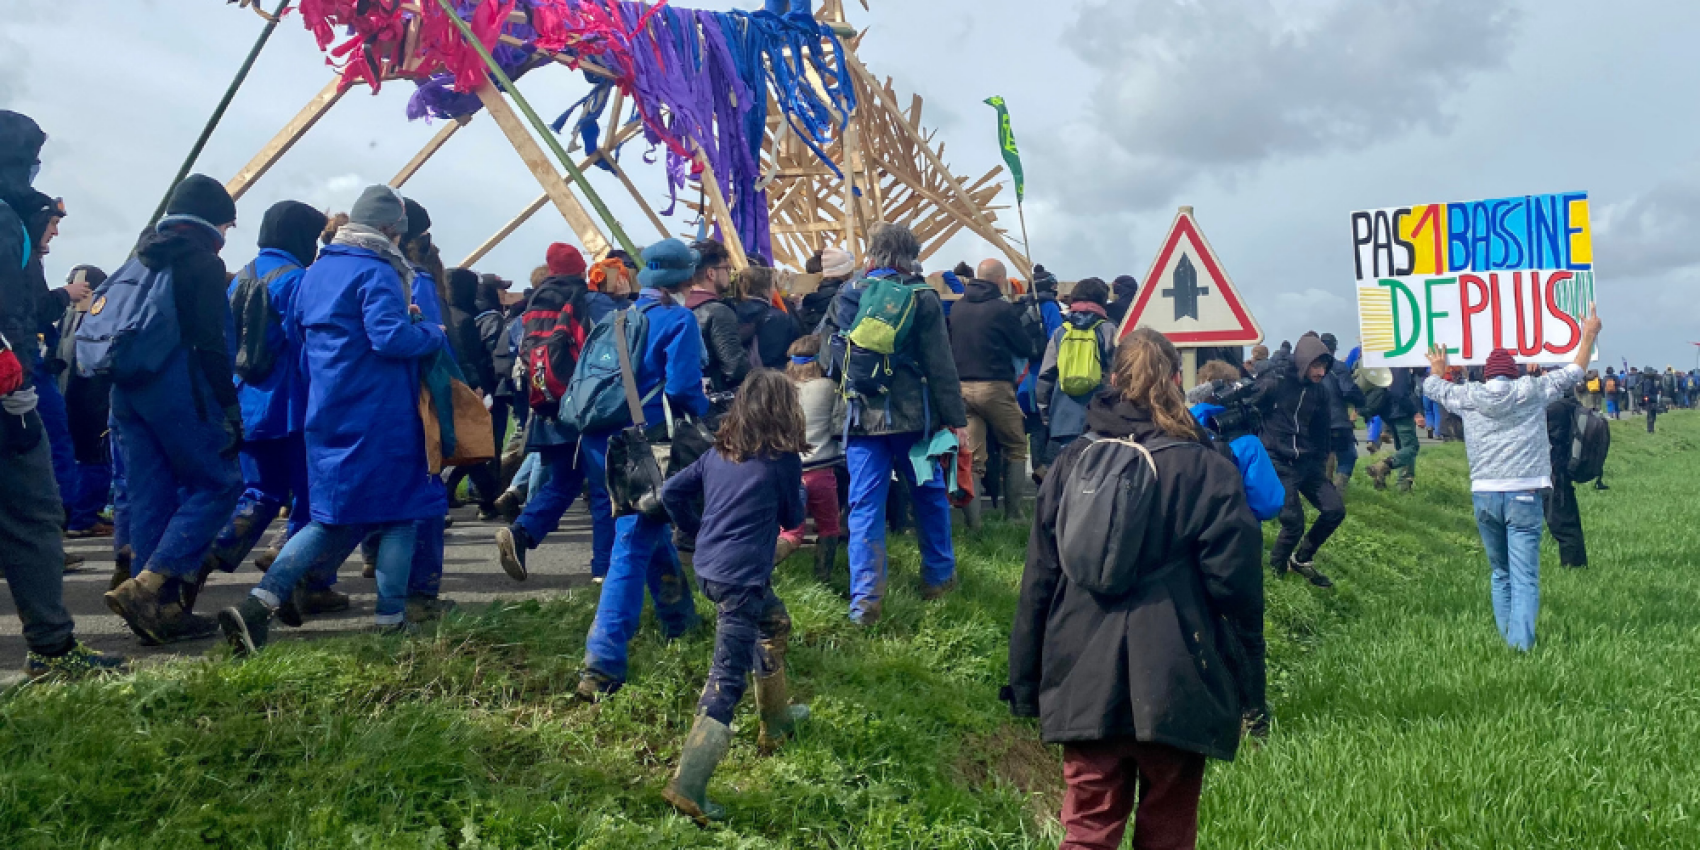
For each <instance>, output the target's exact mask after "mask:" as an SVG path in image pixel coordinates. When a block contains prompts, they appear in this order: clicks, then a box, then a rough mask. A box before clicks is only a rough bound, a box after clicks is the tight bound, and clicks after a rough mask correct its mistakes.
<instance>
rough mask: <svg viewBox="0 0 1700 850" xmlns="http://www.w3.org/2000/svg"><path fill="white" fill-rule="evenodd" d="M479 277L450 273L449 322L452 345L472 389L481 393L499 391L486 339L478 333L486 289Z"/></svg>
mask: <svg viewBox="0 0 1700 850" xmlns="http://www.w3.org/2000/svg"><path fill="white" fill-rule="evenodd" d="M482 285H483V284H481V283H480V282H479V278H478V273H477V272H473V271H469V270H467V269H455V270H454V271H452V272H449V304H448V314H447V315H446V316H445V317H444V318H446V319H447V320H448V323H449V326H448V332H449V345H450V347H452V348H453V349H454V352H455V360H456V362H458V363H459V364H460V372H461V375H462V376H463V377H465V378H466V383H467V385H468V386H470V387H472V388H473V389H475V390H477V391H478V392H481V393H489V392H493V391H494V390H495V389H496V369H495V366H494V364H493V363H492V362H491V359H490V352H489V350H488V349H486V348H485V347H484V338H483V336H482V335H481V334H479V332H478V315H479V314H480V313H482V312H484V311H482V310H480V309H478V289H479V287H480V286H482Z"/></svg>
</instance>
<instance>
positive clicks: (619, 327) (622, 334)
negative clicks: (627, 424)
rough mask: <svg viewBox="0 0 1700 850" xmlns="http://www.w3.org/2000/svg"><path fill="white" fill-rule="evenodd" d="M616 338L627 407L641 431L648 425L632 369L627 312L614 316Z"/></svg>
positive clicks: (621, 380)
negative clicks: (627, 338)
mask: <svg viewBox="0 0 1700 850" xmlns="http://www.w3.org/2000/svg"><path fill="white" fill-rule="evenodd" d="M614 336H615V337H616V338H617V339H616V345H617V346H618V348H616V349H615V350H616V351H618V352H619V353H620V383H621V384H623V385H625V389H626V407H627V409H629V410H630V411H631V414H632V424H633V425H634V426H636V427H637V428H638V429H639V430H642V429H644V428H646V427H648V425H647V424H646V423H645V422H644V421H643V402H641V401H638V387H637V371H636V370H635V369H633V368H632V353H631V351H630V350H628V349H629V347H628V346H627V345H626V311H625V310H621V311H620V312H618V313H615V314H614Z"/></svg>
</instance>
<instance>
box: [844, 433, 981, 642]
mask: <svg viewBox="0 0 1700 850" xmlns="http://www.w3.org/2000/svg"><path fill="white" fill-rule="evenodd" d="M920 439H921V434H920V433H919V432H914V433H909V434H888V435H885V436H877V437H860V436H854V435H853V436H851V437H850V439H849V441H848V442H847V443H846V444H845V446H844V458H845V460H846V461H847V462H848V463H849V466H850V619H851V620H853V621H855V622H858V623H859V622H862V620H863V618H864V617H865V616H867V615H868V614H869V612H870V611H871V610H873V609H874V608H875V607H876V606H877V605H878V604H879V602H880V600H882V599H884V598H885V582H886V562H887V560H888V558H887V555H886V547H885V504H886V497H887V496H888V495H889V494H890V492H891V474H892V473H893V472H896V473H897V474H898V475H900V476H901V477H902V480H903V482H904V484H906V485H907V486H908V487H909V492H910V498H911V500H912V501H913V503H914V506H915V525H916V535H917V537H918V538H919V541H920V545H921V581H922V582H924V583H925V584H926V585H927V586H928V587H941V586H943V585H944V584H945V583H946V582H949V581H950V580H951V578H952V577H954V576H955V575H956V552H955V550H954V549H953V548H952V546H951V540H950V491H949V489H948V487H947V483H946V479H945V473H944V470H943V469H942V468H938V467H937V466H935V468H934V474H933V478H932V480H930V481H924V482H919V483H918V482H917V481H916V479H915V465H914V464H912V463H910V462H909V450H910V449H912V448H914V446H915V443H916V442H917V441H919V440H920Z"/></svg>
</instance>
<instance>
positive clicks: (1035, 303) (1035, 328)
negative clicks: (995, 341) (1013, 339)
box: [1017, 295, 1097, 395]
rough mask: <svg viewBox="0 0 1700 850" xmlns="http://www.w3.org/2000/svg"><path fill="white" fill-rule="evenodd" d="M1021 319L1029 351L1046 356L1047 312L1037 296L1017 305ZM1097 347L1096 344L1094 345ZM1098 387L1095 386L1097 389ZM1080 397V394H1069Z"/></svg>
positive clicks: (1023, 300) (1047, 339)
mask: <svg viewBox="0 0 1700 850" xmlns="http://www.w3.org/2000/svg"><path fill="white" fill-rule="evenodd" d="M1017 306H1018V307H1020V308H1021V310H1020V317H1021V332H1022V333H1023V334H1025V335H1026V336H1027V350H1028V351H1037V352H1039V355H1040V356H1041V357H1043V356H1044V353H1045V346H1046V345H1048V344H1050V341H1051V338H1050V334H1047V333H1045V310H1044V308H1043V307H1041V306H1040V302H1039V299H1038V297H1037V296H1033V295H1029V296H1027V297H1026V298H1023V299H1021V301H1020V302H1019V303H1018V304H1017ZM1094 345H1096V343H1094ZM1096 388H1097V385H1093V389H1096ZM1069 395H1080V393H1069Z"/></svg>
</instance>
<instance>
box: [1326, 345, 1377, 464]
mask: <svg viewBox="0 0 1700 850" xmlns="http://www.w3.org/2000/svg"><path fill="white" fill-rule="evenodd" d="M1322 346H1323V347H1324V348H1326V349H1328V357H1329V359H1330V361H1331V362H1330V364H1329V366H1328V377H1326V378H1325V379H1323V381H1322V390H1323V392H1324V393H1326V394H1327V398H1328V427H1329V431H1328V449H1329V454H1330V455H1331V458H1332V460H1333V461H1334V463H1333V464H1332V466H1333V467H1334V470H1335V471H1334V487H1335V489H1337V490H1339V491H1340V492H1342V493H1344V492H1345V491H1346V488H1348V487H1350V486H1351V484H1352V472H1353V471H1354V470H1356V469H1357V467H1358V433H1357V429H1358V424H1357V422H1356V420H1355V419H1354V418H1353V415H1352V410H1353V409H1357V410H1362V409H1363V407H1364V405H1365V404H1366V402H1365V401H1364V391H1363V390H1361V389H1359V388H1358V385H1357V382H1356V381H1353V380H1352V370H1351V369H1350V368H1349V367H1348V366H1347V365H1346V364H1345V363H1344V362H1342V361H1341V360H1340V358H1339V356H1338V353H1337V352H1338V351H1339V348H1340V343H1339V341H1338V340H1336V339H1335V337H1334V335H1333V334H1323V335H1322Z"/></svg>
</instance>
